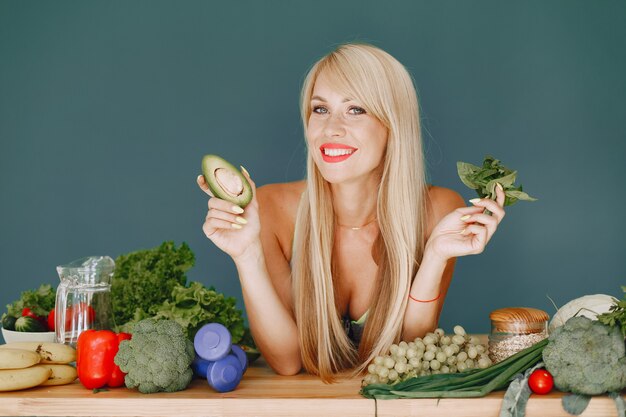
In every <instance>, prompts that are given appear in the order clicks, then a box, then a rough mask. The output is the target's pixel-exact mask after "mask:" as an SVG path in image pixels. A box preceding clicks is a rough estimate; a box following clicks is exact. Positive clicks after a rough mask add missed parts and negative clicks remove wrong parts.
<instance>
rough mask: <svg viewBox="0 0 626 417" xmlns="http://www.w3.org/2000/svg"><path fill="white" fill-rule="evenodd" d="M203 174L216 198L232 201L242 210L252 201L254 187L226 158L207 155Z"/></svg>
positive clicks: (204, 159)
mask: <svg viewBox="0 0 626 417" xmlns="http://www.w3.org/2000/svg"><path fill="white" fill-rule="evenodd" d="M202 174H203V175H204V180H205V181H206V183H207V185H208V186H209V189H210V190H211V193H213V195H214V196H215V197H217V198H221V199H222V200H226V201H230V202H231V203H233V204H236V205H238V206H239V207H241V208H244V207H245V206H247V205H248V203H249V202H250V200H252V186H251V185H250V183H249V182H248V180H247V179H246V177H245V176H244V175H243V174H242V173H241V172H240V171H239V170H238V169H237V168H235V167H234V165H232V164H231V163H230V162H228V161H226V160H225V159H224V158H221V157H219V156H217V155H205V156H204V157H203V158H202Z"/></svg>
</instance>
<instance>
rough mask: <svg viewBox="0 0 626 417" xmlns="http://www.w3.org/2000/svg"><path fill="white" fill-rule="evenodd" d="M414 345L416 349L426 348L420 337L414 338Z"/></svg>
mask: <svg viewBox="0 0 626 417" xmlns="http://www.w3.org/2000/svg"><path fill="white" fill-rule="evenodd" d="M415 346H416V347H417V350H426V345H425V344H424V342H423V341H422V340H421V339H420V338H417V339H415Z"/></svg>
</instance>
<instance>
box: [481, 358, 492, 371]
mask: <svg viewBox="0 0 626 417" xmlns="http://www.w3.org/2000/svg"><path fill="white" fill-rule="evenodd" d="M490 362H491V361H489V359H487V358H480V359H478V367H479V368H480V369H485V368H488V367H489V365H491V363H490Z"/></svg>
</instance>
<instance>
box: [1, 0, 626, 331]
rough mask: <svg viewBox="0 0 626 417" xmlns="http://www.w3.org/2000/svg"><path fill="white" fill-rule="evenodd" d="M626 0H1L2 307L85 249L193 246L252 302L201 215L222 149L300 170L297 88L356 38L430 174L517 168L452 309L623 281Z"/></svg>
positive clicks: (473, 317)
mask: <svg viewBox="0 0 626 417" xmlns="http://www.w3.org/2000/svg"><path fill="white" fill-rule="evenodd" d="M625 16H626V2H623V1H620V2H608V1H596V2H589V1H558V2H554V1H548V2H546V1H529V2H507V1H504V2H503V1H474V2H456V1H441V2H434V1H433V2H422V1H420V2H414V1H389V2H377V1H360V2H336V1H317V2H304V1H286V0H285V1H232V2H226V1H220V2H209V1H107V2H104V1H101V2H95V1H54V2H46V1H41V2H34V1H0V144H1V145H0V146H1V147H0V199H1V200H0V227H1V230H0V266H1V268H0V284H1V286H0V306H4V305H5V304H7V303H9V302H11V301H13V300H14V299H16V298H18V297H19V294H20V292H21V291H23V290H26V289H30V288H34V287H37V286H38V285H39V284H41V283H51V284H55V285H56V283H57V282H58V277H57V274H56V272H55V266H56V265H58V264H62V263H66V262H68V261H71V260H73V259H76V258H80V257H83V256H87V255H94V254H98V255H110V256H112V257H116V256H118V255H119V254H121V253H125V252H128V251H133V250H137V249H140V248H148V247H153V246H156V245H158V244H160V243H161V242H162V241H164V240H174V241H176V242H177V243H180V242H182V241H185V242H188V243H189V245H190V246H191V247H192V249H193V250H194V252H195V254H196V258H197V261H196V266H195V267H194V268H193V269H192V270H191V271H190V272H189V274H188V276H189V279H190V280H197V281H201V282H203V283H204V284H206V285H214V286H215V287H216V288H217V289H218V290H220V291H222V292H224V293H226V294H227V295H232V296H235V297H237V298H238V300H239V305H240V306H241V307H243V304H242V302H241V288H240V285H239V281H238V279H237V275H236V271H235V268H234V265H233V263H232V260H231V259H230V258H229V257H228V256H227V255H226V254H224V253H222V252H221V251H220V250H219V249H217V248H216V247H215V246H214V245H213V244H212V243H211V242H210V241H209V240H208V239H207V238H206V237H205V236H204V234H203V233H202V230H201V225H202V222H203V219H204V216H205V214H206V201H207V199H206V197H205V195H204V194H203V193H202V192H201V191H200V190H199V189H198V188H197V186H196V183H195V178H196V176H197V175H198V174H199V172H200V160H201V157H202V156H203V155H204V154H206V153H215V154H219V155H222V156H223V157H225V158H226V159H228V160H230V161H232V162H233V163H236V164H242V165H244V166H245V167H246V168H247V169H248V170H249V171H250V173H251V175H252V177H253V179H254V180H255V181H256V183H257V184H258V185H262V184H267V183H275V182H286V181H294V180H298V179H301V178H303V174H304V161H305V147H304V141H303V134H302V128H301V122H300V120H299V111H298V94H299V88H300V84H301V81H302V79H303V76H304V74H305V72H306V71H307V69H308V68H309V67H310V65H312V64H313V62H314V61H315V60H317V59H318V58H319V57H320V56H322V55H324V54H325V53H327V52H328V51H329V50H331V49H332V48H333V47H334V46H336V45H337V44H339V43H342V42H347V41H366V42H371V43H373V44H375V45H378V46H380V47H382V48H383V49H385V50H387V51H388V52H390V53H391V54H392V55H394V56H395V57H396V58H398V59H399V60H400V61H401V62H402V63H403V64H404V65H406V67H407V68H408V69H409V71H410V72H411V74H412V75H413V77H414V79H415V81H416V84H417V88H418V93H419V97H420V103H421V107H422V120H423V126H424V138H425V152H426V156H427V160H428V167H427V168H428V175H429V178H430V179H431V181H432V183H434V184H437V185H441V186H445V187H450V188H453V189H455V190H457V191H458V192H460V193H461V194H462V195H463V196H464V197H465V198H472V197H473V194H472V192H471V191H470V190H469V189H466V188H464V186H463V184H462V183H461V182H460V181H459V179H458V177H457V175H456V166H455V164H456V161H458V160H463V161H468V162H473V163H480V162H481V161H482V158H483V156H484V155H485V154H493V155H494V156H496V157H498V158H499V159H501V160H502V161H503V162H504V164H505V165H508V166H510V167H512V168H515V169H517V170H518V171H519V177H518V178H519V183H521V184H523V185H524V187H525V190H527V191H528V192H529V193H530V194H531V195H533V196H535V197H538V198H539V201H538V202H536V203H532V204H529V203H520V204H518V205H516V206H513V207H511V208H510V209H509V210H508V215H507V217H506V219H505V221H504V222H503V223H502V225H501V227H500V228H499V231H498V232H497V234H496V235H495V236H494V238H493V239H492V241H491V243H490V245H489V246H488V248H487V250H486V251H485V252H484V253H483V254H481V255H479V256H471V257H466V258H463V259H460V260H459V262H458V266H457V270H456V273H455V276H454V279H453V283H452V286H451V289H450V292H449V296H448V298H447V300H446V303H445V307H444V311H443V316H442V319H441V325H442V326H443V327H444V328H446V329H447V330H451V328H452V326H453V325H454V324H457V323H458V324H462V325H464V326H465V327H466V329H468V330H469V331H472V332H488V331H489V318H488V314H489V312H490V311H492V310H494V309H496V308H501V307H507V306H530V307H536V308H541V309H544V310H546V311H548V312H549V313H553V312H554V309H553V307H552V306H551V304H550V302H549V301H548V299H547V298H546V295H549V296H551V297H552V298H553V299H554V300H555V301H556V303H557V304H563V303H565V302H566V301H568V300H570V299H571V298H574V297H578V296H582V295H584V294H593V293H608V294H613V295H616V296H620V295H621V291H620V288H619V286H620V285H624V284H626V261H625V259H626V257H625V256H624V255H625V249H626V237H625V232H626V215H625V213H624V207H626V194H625V193H624V189H625V186H624V178H626V164H625V159H626V158H625V156H626V140H625V139H626V123H625V121H626V76H625V74H626V25H625V24H624V17H625Z"/></svg>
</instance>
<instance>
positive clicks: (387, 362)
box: [379, 356, 396, 375]
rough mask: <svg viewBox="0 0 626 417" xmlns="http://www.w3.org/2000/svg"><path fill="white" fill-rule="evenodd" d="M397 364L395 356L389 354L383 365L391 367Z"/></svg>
mask: <svg viewBox="0 0 626 417" xmlns="http://www.w3.org/2000/svg"><path fill="white" fill-rule="evenodd" d="M395 364H396V361H394V360H393V358H391V357H389V356H387V357H386V358H385V361H384V362H383V365H384V366H385V368H387V369H391V368H393V366H394V365H395ZM379 375H380V373H379Z"/></svg>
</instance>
